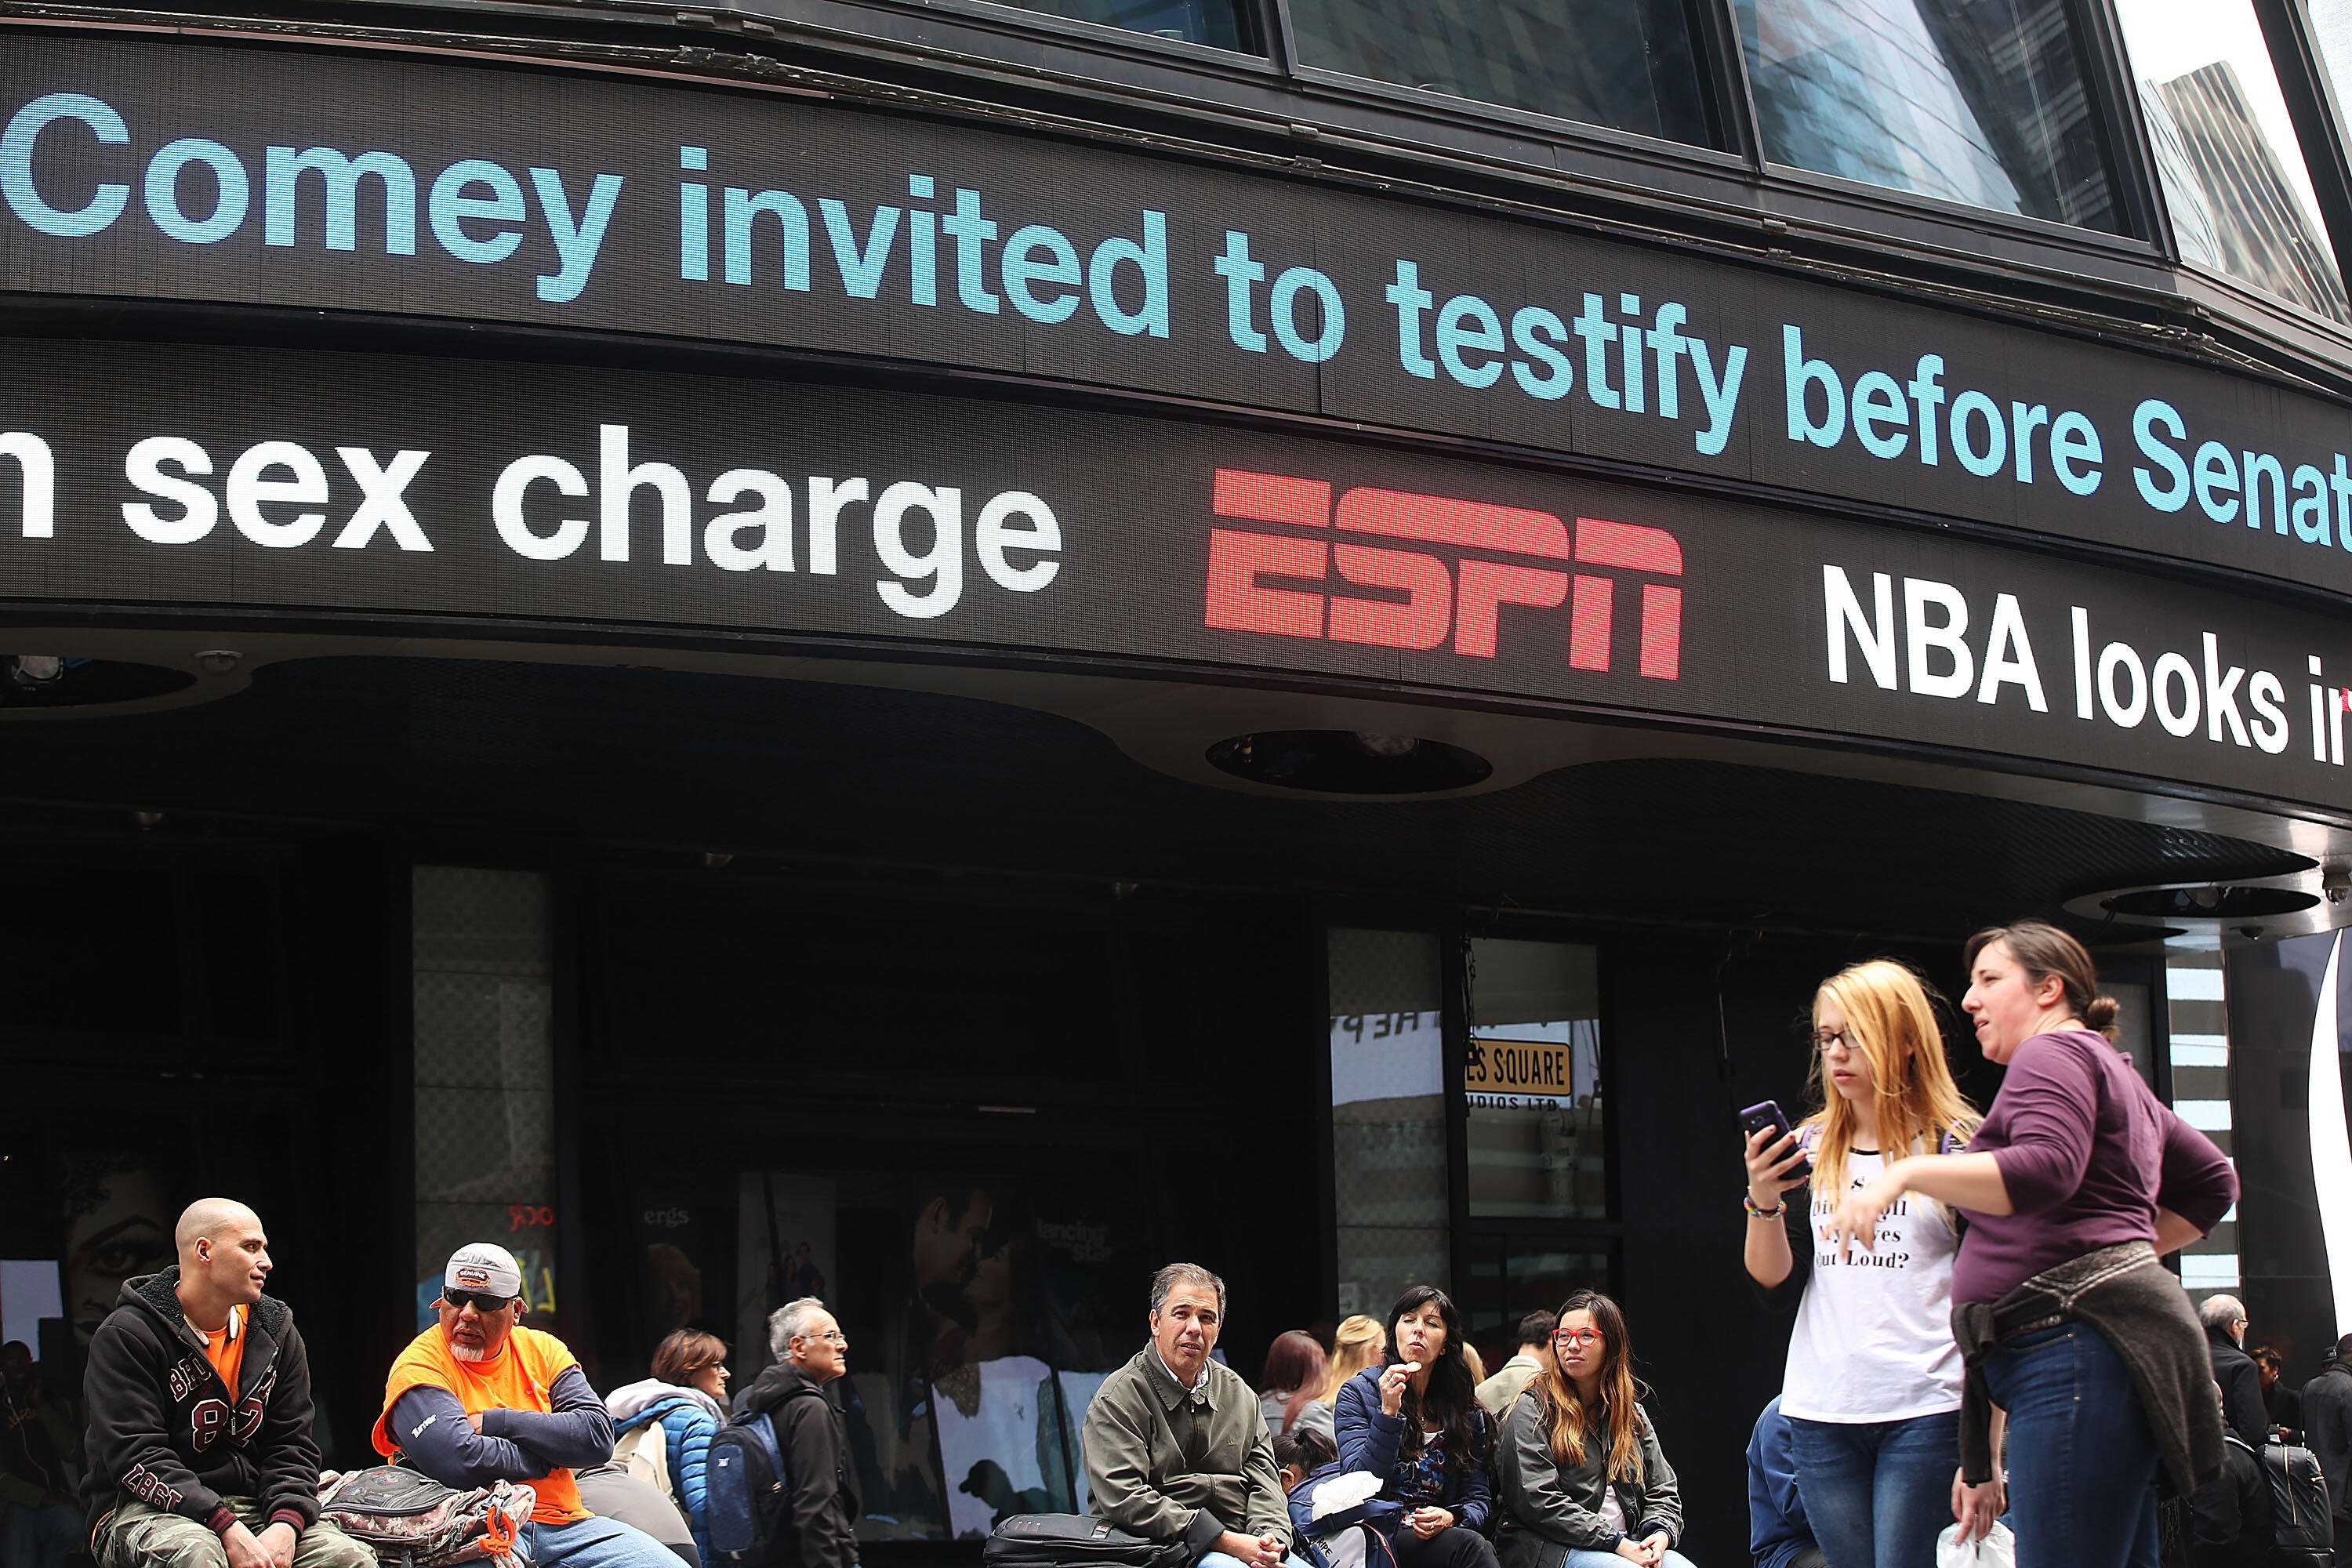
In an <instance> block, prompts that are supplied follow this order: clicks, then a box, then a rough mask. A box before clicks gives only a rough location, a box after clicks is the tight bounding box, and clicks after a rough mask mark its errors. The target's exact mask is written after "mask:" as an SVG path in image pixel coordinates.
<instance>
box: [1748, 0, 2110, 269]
mask: <svg viewBox="0 0 2352 1568" xmlns="http://www.w3.org/2000/svg"><path fill="white" fill-rule="evenodd" d="M1736 4H1737V5H1738V13H1739V30H1740V37H1741V38H1742V39H1743V40H1744V42H1745V44H1746V47H1747V52H1748V75H1749V77H1750V78H1751V79H1753V81H1754V83H1755V89H1756V113H1757V118H1758V120H1759V121H1760V122H1761V124H1762V127H1763V132H1764V155H1765V156H1766V157H1767V158H1769V159H1770V160H1771V161H1772V162H1774V163H1790V164H1794V165H1795V166H1796V167H1798V168H1801V169H1811V170H1813V171H1814V172H1815V173H1817V174H1838V175H1842V176H1843V177H1844V178H1846V179H1849V180H1863V181H1866V182H1868V183H1869V184H1874V185H1887V186H1891V187H1893V188H1894V189H1895V190H1899V191H1916V192H1917V193H1919V194H1920V195H1927V196H1937V197H1941V198H1942V199H1944V200H1946V201H1953V202H1965V203H1967V204H1968V205H1970V206H1979V207H1990V209H1992V210H1993V211H1995V212H2006V213H2019V214H2021V215H2023V216H2028V217H2038V218H2048V219H2050V220H2052V221H2053V222H2055V223H2067V224H2074V225H2076V226H2081V227H2084V228H2097V229H2106V230H2109V231H2115V230H2116V229H2117V228H2118V227H2119V224H2118V222H2117V219H2116V211H2115V195H2114V187H2113V184H2112V181H2111V179H2110V176H2109V174H2108V163H2107V157H2106V151H2105V146H2104V145H2103V139H2102V138H2101V136H2100V134H2099V132H2098V129H2097V126H2096V124H2095V121H2096V117H2097V107H2096V105H2095V103H2094V102H2093V100H2092V98H2091V94H2090V91H2089V89H2088V87H2087V85H2086V84H2085V82H2084V75H2083V52H2082V47H2081V44H2080V42H2079V41H2078V39H2077V38H2076V37H2075V33H2074V25H2073V22H2072V21H2071V19H2070V18H2069V17H2068V16H2067V10H2068V6H2067V4H2066V0H1736Z"/></svg>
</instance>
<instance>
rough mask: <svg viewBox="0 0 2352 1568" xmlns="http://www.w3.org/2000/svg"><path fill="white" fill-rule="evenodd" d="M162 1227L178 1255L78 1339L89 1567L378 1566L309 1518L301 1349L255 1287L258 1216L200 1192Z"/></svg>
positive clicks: (311, 1486) (261, 1270)
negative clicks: (172, 1223)
mask: <svg viewBox="0 0 2352 1568" xmlns="http://www.w3.org/2000/svg"><path fill="white" fill-rule="evenodd" d="M173 1242H174V1243H175V1245H176V1247H177V1248H178V1251H179V1256H180V1261H179V1262H178V1263H176V1264H174V1265H173V1267H171V1268H166V1269H164V1270H163V1272H162V1273H160V1274H144V1275H140V1276H138V1277H137V1278H135V1279H130V1280H127V1281H125V1282H124V1284H123V1287H122V1294H121V1297H120V1298H119V1299H118V1300H117V1302H116V1304H115V1308H114V1310H113V1311H111V1312H110V1313H109V1314H108V1315H107V1318H106V1321H105V1322H103V1323H101V1324H100V1325H99V1330H98V1333H97V1335H96V1337H94V1338H93V1339H92V1340H91V1341H90V1344H89V1372H88V1373H86V1374H85V1376H84V1378H83V1383H82V1392H83V1395H84V1398H85V1400H86V1401H87V1403H88V1405H89V1437H88V1441H87V1444H86V1447H87V1448H88V1450H89V1473H88V1475H87V1476H86V1477H84V1479H83V1481H82V1501H83V1504H84V1505H85V1507H86V1508H87V1509H88V1510H89V1516H90V1522H91V1526H92V1534H91V1544H92V1547H93V1549H94V1550H95V1551H96V1552H97V1554H98V1561H99V1565H100V1568H374V1563H375V1555H374V1553H373V1552H370V1551H369V1550H368V1549H367V1548H366V1547H364V1546H362V1545H361V1544H360V1543H359V1542H355V1541H353V1540H352V1539H351V1538H350V1537H349V1536H347V1535H345V1534H343V1533H342V1532H341V1531H339V1530H337V1529H336V1528H335V1527H334V1526H333V1525H331V1524H328V1523H325V1522H322V1521H320V1518H319V1447H318V1445H317V1444H316V1443H314V1442H312V1441H311V1440H310V1358H309V1357H308V1355H306V1354H305V1352H304V1351H303V1349H302V1336H301V1334H300V1333H299V1332H298V1331H296V1329H295V1327H294V1314H293V1313H292V1312H291V1311H290V1310H288V1308H287V1306H286V1303H285V1302H283V1301H280V1300H276V1299H275V1298H273V1297H270V1296H266V1295H264V1294H262V1288H263V1287H264V1286H266V1285H268V1283H269V1270H270V1268H271V1267H272V1265H271V1263H270V1261H269V1237H268V1236H266V1235H264V1234H263V1232H262V1228H261V1219H260V1216H258V1215H256V1214H255V1213H254V1212H253V1211H252V1210H251V1209H249V1208H247V1207H246V1206H245V1205H243V1204H240V1203H236V1202H234V1201H232V1200H230V1199H227V1198H205V1199H201V1200H199V1201H198V1202H196V1203H194V1204H191V1205H188V1210H187V1212H186V1213H185V1214H183V1215H181V1216H180V1223H179V1225H178V1226H177V1227H176V1228H175V1230H174V1232H173Z"/></svg>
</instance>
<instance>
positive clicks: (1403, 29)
mask: <svg viewBox="0 0 2352 1568" xmlns="http://www.w3.org/2000/svg"><path fill="white" fill-rule="evenodd" d="M1290 18H1291V26H1292V27H1293V29H1294V30H1295V31H1296V33H1297V39H1298V59H1299V63H1300V64H1301V65H1309V66H1318V67H1320V68H1323V69H1325V70H1335V71H1345V72H1347V73H1348V74H1349V75H1350V76H1366V77H1371V78H1374V79H1377V80H1381V81H1392V82H1395V83H1397V84H1399V85H1400V86H1403V87H1418V88H1426V89H1430V90H1432V91H1434V92H1444V93H1451V94H1453V95H1454V96H1455V97H1457V98H1469V99H1475V100H1478V101H1479V102H1481V103H1499V104H1504V105H1507V106H1508V107H1510V108H1512V109H1527V110H1534V111H1535V112H1537V113H1538V114H1554V115H1558V116H1559V117H1560V118H1561V119H1563V120H1580V121H1585V122H1586V123H1588V124H1592V125H1606V126H1610V127H1612V128H1613V129H1615V130H1619V131H1632V132H1638V133H1640V134H1642V135H1644V136H1660V137H1664V138H1665V139H1667V140H1669V141H1674V142H1693V143H1696V144H1698V145H1702V146H1706V145H1712V144H1713V142H1714V141H1715V138H1714V136H1713V134H1712V133H1711V132H1710V131H1709V130H1708V127H1707V118H1706V102H1705V100H1704V99H1703V98H1702V97H1701V96H1700V92H1699V83H1698V70H1697V68H1696V65H1695V64H1694V63H1693V58H1692V54H1691V43H1690V20H1689V17H1688V16H1687V15H1686V14H1685V11H1684V8H1683V4H1682V0H1292V4H1291V7H1290Z"/></svg>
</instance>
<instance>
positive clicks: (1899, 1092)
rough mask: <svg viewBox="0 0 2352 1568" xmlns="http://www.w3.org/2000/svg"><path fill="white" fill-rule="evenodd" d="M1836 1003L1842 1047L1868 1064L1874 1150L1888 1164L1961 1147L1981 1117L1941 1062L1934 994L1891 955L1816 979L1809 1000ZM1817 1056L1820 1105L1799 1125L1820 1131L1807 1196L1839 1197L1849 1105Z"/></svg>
mask: <svg viewBox="0 0 2352 1568" xmlns="http://www.w3.org/2000/svg"><path fill="white" fill-rule="evenodd" d="M1822 997H1827V998H1829V999H1830V1000H1831V1001H1833V1002H1835V1003H1836V1004H1837V1005H1838V1011H1840V1012H1842V1013H1843V1014H1844V1015H1845V1034H1846V1042H1847V1044H1848V1045H1849V1046H1850V1047H1852V1048H1853V1050H1856V1051H1858V1052H1860V1053H1861V1054H1862V1057H1863V1059H1864V1060H1865V1061H1867V1062H1868V1063H1869V1064H1870V1073H1871V1079H1872V1082H1873V1085H1874V1105H1873V1109H1874V1110H1875V1111H1876V1112H1877V1117H1878V1146H1879V1148H1880V1149H1881V1150H1883V1151H1885V1154H1886V1159H1887V1163H1890V1164H1891V1163H1894V1162H1895V1161H1896V1160H1898V1159H1901V1158H1902V1157H1903V1156H1904V1155H1905V1154H1906V1153H1908V1152H1911V1150H1912V1149H1913V1148H1914V1147H1915V1146H1916V1148H1917V1149H1918V1150H1919V1152H1922V1153H1927V1154H1933V1153H1937V1152H1940V1151H1941V1150H1942V1148H1943V1145H1944V1141H1945V1139H1946V1138H1947V1137H1949V1138H1952V1139H1955V1140H1957V1141H1958V1142H1962V1143H1965V1142H1968V1141H1969V1139H1970V1138H1971V1137H1973V1136H1975V1134H1976V1130H1977V1124H1978V1123H1979V1121H1983V1120H1984V1119H1983V1118H1982V1117H1980V1116H1979V1115H1978V1114H1977V1113H1976V1111H1975V1110H1974V1109H1973V1108H1972V1107H1970V1106H1969V1102H1968V1100H1966V1099H1965V1098H1964V1097H1963V1096H1962V1095H1961V1093H1960V1087H1959V1085H1958V1084H1957V1083H1955V1082H1953V1081H1952V1068H1951V1065H1950V1063H1948V1062H1947V1061H1946V1060H1945V1059H1944V1034H1943V1031H1942V1030H1941V1029H1939V1028H1937V1026H1936V1008H1935V993H1934V992H1933V991H1932V990H1931V989H1930V988H1929V987H1928V984H1927V982H1926V981H1924V980H1922V979H1920V978H1919V975H1918V973H1917V972H1916V971H1915V970H1913V969H1912V968H1911V966H1910V965H1908V964H1906V963H1896V962H1895V960H1893V959H1891V958H1874V959H1872V960H1870V961H1869V962H1868V963H1856V964H1851V965H1849V966H1848V967H1846V968H1844V969H1842V970H1840V971H1838V973H1835V974H1832V975H1831V976H1830V977H1829V978H1828V979H1827V980H1824V981H1822V988H1821V991H1820V994H1819V995H1817V996H1816V997H1815V999H1814V1007H1815V1013H1814V1016H1815V1017H1817V1018H1818V1017H1819V1016H1820V1012H1819V1008H1820V1005H1821V998H1822ZM1825 1076H1826V1075H1825V1074H1824V1073H1823V1071H1822V1054H1821V1052H1820V1051H1819V1050H1818V1049H1817V1050H1815V1051H1814V1052H1813V1065H1812V1070H1811V1078H1810V1079H1809V1081H1808V1083H1807V1085H1806V1087H1807V1089H1808V1090H1809V1091H1810V1092H1811V1094H1812V1096H1813V1098H1814V1099H1815V1100H1816V1101H1817V1102H1819V1103H1820V1104H1821V1106H1822V1109H1821V1110H1817V1111H1815V1112H1814V1113H1813V1114H1812V1115H1811V1117H1809V1118H1807V1119H1806V1122H1805V1125H1807V1126H1808V1127H1818V1128H1820V1129H1821V1138H1820V1141H1819V1142H1818V1143H1817V1144H1816V1145H1815V1147H1814V1150H1813V1191H1814V1192H1816V1193H1824V1194H1830V1195H1831V1196H1832V1198H1833V1199H1834V1198H1835V1197H1838V1196H1842V1195H1843V1194H1844V1192H1845V1185H1846V1184H1845V1158H1846V1155H1847V1154H1848V1153H1850V1152H1852V1151H1853V1137H1854V1126H1853V1124H1854V1115H1853V1106H1852V1105H1850V1104H1849V1103H1847V1101H1846V1098H1845V1096H1843V1095H1842V1094H1839V1093H1837V1092H1836V1090H1835V1089H1832V1087H1831V1086H1830V1085H1829V1084H1827V1083H1825V1082H1824V1081H1823V1079H1824V1077H1825Z"/></svg>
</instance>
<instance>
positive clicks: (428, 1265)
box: [410, 866, 555, 1329]
mask: <svg viewBox="0 0 2352 1568" xmlns="http://www.w3.org/2000/svg"><path fill="white" fill-rule="evenodd" d="M410 898H411V903H410V924H411V927H412V930H413V932H414V953H415V956H414V958H413V960H412V974H411V984H412V986H413V989H414V995H415V1002H414V1006H415V1040H416V1326H417V1327H418V1328H419V1329H423V1328H425V1326H426V1325H428V1324H430V1323H431V1322H433V1321H435V1319H434V1315H433V1300H434V1298H435V1297H436V1296H438V1295H439V1294H440V1293H441V1276H442V1270H443V1268H445V1267H446V1265H447V1263H448V1261H449V1255H450V1254H451V1253H453V1252H455V1251H457V1248H459V1247H463V1246H464V1245H465V1244H466V1243H467V1242H469V1241H495V1242H497V1243H498V1244H499V1246H501V1247H505V1248H507V1250H508V1251H509V1252H512V1253H513V1254H514V1255H515V1259H516V1261H517V1262H519V1263H520V1264H521V1265H522V1268H523V1290H524V1293H525V1294H526V1295H527V1296H528V1297H529V1298H530V1305H529V1307H528V1308H527V1309H526V1310H527V1311H529V1312H530V1313H531V1314H532V1316H531V1317H530V1318H529V1319H528V1320H527V1321H530V1322H531V1323H532V1324H533V1325H534V1326H544V1321H545V1320H544V1318H543V1317H542V1316H541V1314H546V1313H551V1312H553V1311H554V1310H555V1208H554V1204H555V1054H554V1050H555V1047H554V1036H553V1032H552V1015H551V1010H550V1007H551V1001H552V997H553V990H552V982H551V975H552V973H553V971H554V960H553V945H554V942H553V927H552V921H551V918H550V915H549V911H548V897H547V879H546V878H544V877H541V876H539V875H536V874H535V873H532V872H529V871H483V870H475V869H471V868H461V867H455V866H418V867H416V868H415V869H414V871H413V872H412V874H411V894H410Z"/></svg>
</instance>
